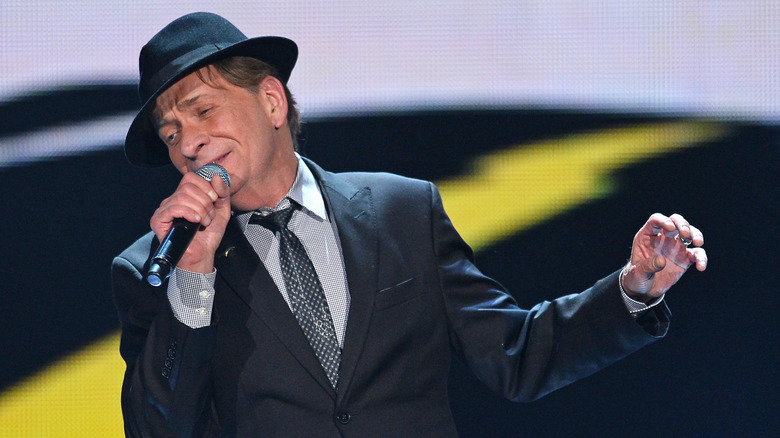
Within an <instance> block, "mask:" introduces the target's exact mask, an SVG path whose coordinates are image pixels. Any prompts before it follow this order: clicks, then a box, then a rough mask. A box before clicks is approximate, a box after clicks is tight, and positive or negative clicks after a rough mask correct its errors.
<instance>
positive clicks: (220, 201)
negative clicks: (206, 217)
mask: <svg viewBox="0 0 780 438" xmlns="http://www.w3.org/2000/svg"><path fill="white" fill-rule="evenodd" d="M211 187H212V188H213V189H214V192H216V194H217V200H216V201H214V208H216V209H217V211H220V210H227V211H228V212H229V211H230V188H229V187H228V186H227V185H226V184H225V182H224V181H222V178H214V179H212V180H211Z"/></svg>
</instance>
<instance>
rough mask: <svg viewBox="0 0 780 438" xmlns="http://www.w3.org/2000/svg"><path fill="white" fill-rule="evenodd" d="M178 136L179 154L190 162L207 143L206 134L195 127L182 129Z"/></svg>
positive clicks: (207, 137)
mask: <svg viewBox="0 0 780 438" xmlns="http://www.w3.org/2000/svg"><path fill="white" fill-rule="evenodd" d="M180 135H181V153H182V155H184V156H185V157H187V158H188V159H190V160H194V159H195V158H197V156H198V152H200V150H201V149H203V147H204V146H206V145H207V144H208V143H209V136H208V134H206V132H205V131H204V130H202V129H199V128H197V127H188V128H184V127H182V130H181V134H180Z"/></svg>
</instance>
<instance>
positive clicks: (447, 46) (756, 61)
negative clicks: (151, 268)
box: [0, 0, 780, 437]
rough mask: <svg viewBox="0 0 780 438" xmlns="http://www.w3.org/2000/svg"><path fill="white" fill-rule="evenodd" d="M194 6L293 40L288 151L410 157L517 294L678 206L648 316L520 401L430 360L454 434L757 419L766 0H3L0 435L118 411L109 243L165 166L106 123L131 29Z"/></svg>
mask: <svg viewBox="0 0 780 438" xmlns="http://www.w3.org/2000/svg"><path fill="white" fill-rule="evenodd" d="M198 10H208V11H212V12H216V13H219V14H221V15H224V16H225V17H227V18H229V19H230V20H231V21H233V22H234V23H235V24H236V25H237V26H238V27H239V28H240V29H241V30H243V31H244V32H245V33H246V34H247V35H248V36H259V35H282V36H287V37H289V38H291V39H293V40H295V41H296V42H297V43H298V45H299V48H300V53H301V55H300V59H299V62H298V65H297V67H296V69H295V70H294V72H293V76H292V79H291V80H290V88H291V89H292V91H293V93H294V94H295V95H296V99H297V101H298V102H299V104H300V107H301V109H302V113H303V118H304V121H305V122H306V124H305V130H304V134H303V138H302V143H303V145H304V148H305V153H306V155H308V156H309V157H311V158H313V159H314V160H315V161H317V162H318V163H319V164H321V165H323V166H324V167H326V168H328V169H330V170H334V171H342V170H355V169H359V170H377V171H390V172H396V173H402V174H405V175H408V176H412V177H417V178H424V179H429V180H433V181H435V182H436V183H437V185H438V186H439V187H440V189H441V192H442V196H443V198H444V202H445V207H446V208H447V210H448V212H449V214H450V215H451V217H452V219H453V222H454V223H455V224H456V226H457V227H458V229H459V230H460V232H461V233H462V234H463V236H464V237H465V238H466V240H467V241H468V242H469V243H470V244H471V245H472V247H473V248H474V249H475V251H476V252H477V261H478V264H479V265H480V267H482V269H483V270H485V271H486V272H487V273H489V274H491V275H493V276H495V277H496V278H497V279H499V280H500V281H501V282H502V283H504V284H506V285H507V286H508V287H509V289H510V290H511V291H512V292H513V294H514V295H515V297H516V298H517V300H518V301H519V302H520V304H521V305H523V306H532V305H533V304H535V303H536V302H538V301H540V300H545V299H552V298H555V297H557V296H559V295H561V294H564V293H570V292H576V291H579V290H582V289H584V288H586V287H588V286H589V285H590V284H591V283H592V282H593V281H595V280H596V279H598V278H600V277H603V276H605V275H607V274H609V273H610V272H612V271H614V270H616V269H618V268H619V267H620V266H621V265H622V263H624V262H625V258H626V257H627V256H628V253H627V251H628V247H629V246H630V239H631V237H632V235H633V233H634V232H635V231H636V229H637V228H638V227H639V226H640V225H641V224H642V223H643V221H644V220H645V219H646V217H647V216H648V215H649V214H650V213H652V212H654V211H661V212H664V213H667V214H668V213H671V212H672V211H680V212H682V213H684V214H685V215H686V216H688V217H689V218H690V219H691V220H692V221H694V222H696V223H699V224H701V226H702V228H703V229H704V231H705V234H706V236H707V239H708V242H707V247H708V251H709V253H710V257H711V258H712V264H711V267H710V269H709V270H708V272H707V273H705V274H698V273H691V274H690V275H687V276H686V277H685V278H684V279H683V281H682V284H681V285H680V287H679V289H680V290H681V292H679V293H676V294H675V295H673V296H672V297H670V298H669V304H670V306H671V307H672V311H673V313H674V320H673V324H672V330H671V332H670V334H669V336H668V337H667V339H664V340H663V341H661V342H659V343H656V344H654V345H652V346H651V347H649V348H646V349H645V350H642V351H640V352H638V353H637V354H635V355H633V356H631V357H629V358H627V359H625V360H624V361H621V362H620V363H618V364H616V365H614V366H612V367H610V368H609V369H607V370H605V371H602V372H600V373H597V374H596V375H594V376H592V377H590V378H588V379H586V380H584V381H582V382H577V383H576V384H574V385H572V386H570V387H568V388H565V389H563V390H560V391H558V392H556V393H553V394H551V395H549V396H548V397H545V398H544V399H542V400H540V401H538V402H535V403H531V404H523V405H519V404H515V403H510V402H506V401H504V400H501V399H499V398H498V397H497V396H494V395H492V394H489V393H488V392H487V391H486V390H485V389H484V388H483V387H482V386H481V385H480V384H479V382H477V381H476V379H474V378H473V377H472V376H471V375H470V374H469V372H468V370H466V369H465V367H464V366H463V365H462V364H460V363H458V362H456V363H455V364H454V365H453V370H452V376H451V385H450V386H451V404H452V407H453V412H454V414H455V418H456V422H457V425H458V429H459V431H460V433H461V434H462V435H463V436H518V435H523V434H528V435H538V436H627V435H632V436H651V435H652V436H658V435H673V436H735V435H737V436H739V435H743V436H771V435H773V433H774V432H777V431H778V430H780V428H778V421H777V419H776V418H775V416H776V415H775V413H776V412H777V410H778V408H780V406H778V403H777V396H776V393H777V390H778V389H780V388H778V386H780V384H779V383H778V379H775V378H773V377H771V376H773V375H774V374H776V370H775V368H776V364H777V363H778V361H779V360H780V357H779V355H780V348H778V345H777V342H776V341H775V340H774V336H773V335H772V334H773V333H777V332H778V330H780V324H779V323H778V322H776V321H777V318H776V317H775V311H773V309H777V308H778V307H779V306H780V300H778V298H777V297H776V295H777V294H775V293H774V291H776V289H777V287H776V282H774V281H771V279H770V278H768V275H769V274H768V272H771V269H768V268H767V265H768V264H769V265H772V264H773V260H775V259H776V254H775V252H776V251H775V248H776V247H777V244H778V243H780V242H778V238H777V237H776V233H774V232H773V231H774V227H775V224H776V222H777V220H778V219H780V217H779V215H778V213H777V207H776V206H777V203H778V202H777V201H778V199H777V198H778V196H777V194H776V192H775V190H776V189H775V188H776V187H777V182H778V181H777V175H778V171H780V167H779V166H778V149H779V147H778V138H779V137H778V132H777V130H778V128H777V123H778V121H780V87H779V86H778V85H777V82H778V77H780V76H779V73H780V6H777V5H775V4H774V2H772V1H769V0H765V1H758V0H748V1H740V2H733V1H727V0H717V1H705V0H699V1H666V0H664V1H656V2H645V1H631V0H622V1H621V0H611V1H584V2H583V1H541V0H540V1H480V2H473V1H458V0H456V1H419V2H403V1H382V2H379V1H376V2H374V1H338V2H318V1H311V0H310V1H286V2H277V1H264V2H255V1H223V2H198V1H169V2H164V3H161V2H150V1H145V0H144V1H132V2H131V1H57V2H55V1H51V2H43V1H21V0H19V1H16V0H6V1H4V2H2V4H0V181H2V187H3V192H2V201H3V206H4V221H3V226H2V231H3V232H2V238H0V242H1V244H2V249H3V251H2V254H3V262H2V263H0V278H3V279H4V280H3V283H4V287H3V288H2V294H1V295H0V296H2V300H1V301H0V304H2V305H3V309H4V316H3V317H2V318H0V437H40V436H56V437H58V436H68V437H70V436H73V437H76V436H78V437H83V436H96V437H97V436H100V437H103V436H106V437H114V436H122V427H121V415H120V412H119V387H120V385H121V378H122V372H123V371H124V364H123V363H122V362H121V359H120V358H119V355H118V350H117V348H118V332H117V329H118V323H117V320H116V316H115V311H114V309H113V303H112V301H111V293H110V280H109V277H108V276H109V272H108V271H109V265H110V262H111V258H112V257H113V256H114V255H116V254H117V253H119V252H120V251H121V250H122V249H123V248H124V247H126V246H127V245H129V244H130V243H131V242H132V241H133V240H134V239H135V238H136V237H137V236H139V235H141V234H142V233H144V232H145V231H146V230H147V229H148V218H149V216H150V215H151V213H152V212H153V210H154V208H155V207H156V205H157V204H158V203H159V200H160V199H162V198H163V197H165V196H167V194H168V193H170V191H171V190H172V188H173V187H174V186H175V184H176V182H177V178H178V176H177V175H176V173H175V171H173V170H172V169H169V168H163V169H157V170H148V169H145V170H142V169H136V168H133V167H131V166H130V165H129V164H128V163H126V162H125V160H124V158H123V155H122V151H121V144H122V142H123V139H124V135H125V132H126V129H127V126H128V125H129V123H130V120H131V119H132V117H133V115H134V112H135V111H136V109H137V108H138V102H137V97H136V94H135V84H136V80H137V72H136V70H137V56H138V51H139V49H140V47H141V46H142V45H143V44H144V43H145V42H146V41H147V40H148V39H149V38H150V37H151V36H152V35H153V34H154V33H155V32H156V31H157V30H159V29H160V28H161V27H163V26H164V25H165V24H167V23H168V22H170V21H171V20H173V19H174V18H176V17H178V16H180V15H183V14H185V13H187V12H192V11H198ZM486 199H490V201H491V202H487V203H486V202H485V200H486ZM520 431H522V433H521V432H520Z"/></svg>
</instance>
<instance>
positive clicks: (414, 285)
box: [374, 277, 424, 311]
mask: <svg viewBox="0 0 780 438" xmlns="http://www.w3.org/2000/svg"><path fill="white" fill-rule="evenodd" d="M416 280H417V279H416V278H414V277H412V278H409V279H406V280H404V281H402V282H400V283H398V284H396V285H394V286H390V287H386V288H384V289H382V290H380V291H379V292H377V293H376V300H375V301H374V309H375V310H376V311H379V310H383V309H387V308H389V307H393V306H396V305H398V304H402V303H405V302H407V301H409V300H411V299H413V298H415V297H417V296H419V295H422V293H423V291H424V290H423V288H422V287H420V284H419V282H418V281H416Z"/></svg>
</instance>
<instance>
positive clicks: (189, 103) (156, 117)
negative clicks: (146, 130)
mask: <svg viewBox="0 0 780 438" xmlns="http://www.w3.org/2000/svg"><path fill="white" fill-rule="evenodd" d="M201 96H203V95H202V94H197V95H195V96H193V97H190V98H189V99H185V100H183V101H181V102H178V103H176V104H175V106H176V107H177V108H180V109H182V108H183V109H187V108H191V107H193V106H194V105H195V104H196V103H197V102H198V100H199V99H200V98H201ZM152 123H153V124H154V126H155V128H156V129H160V128H161V127H162V126H165V125H167V124H169V123H171V122H166V121H165V120H164V117H163V116H162V114H160V111H159V110H157V109H155V111H153V112H152Z"/></svg>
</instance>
